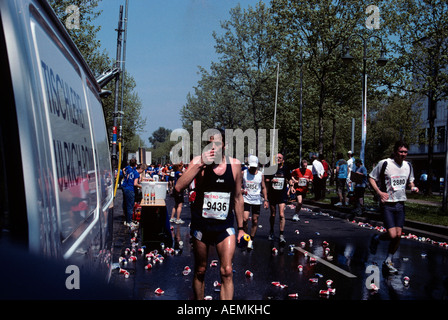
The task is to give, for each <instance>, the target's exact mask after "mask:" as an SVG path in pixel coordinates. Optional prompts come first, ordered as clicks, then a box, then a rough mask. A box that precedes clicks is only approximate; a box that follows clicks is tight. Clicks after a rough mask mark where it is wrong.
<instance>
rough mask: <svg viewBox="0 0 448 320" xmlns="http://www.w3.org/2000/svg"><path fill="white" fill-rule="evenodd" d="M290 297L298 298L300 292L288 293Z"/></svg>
mask: <svg viewBox="0 0 448 320" xmlns="http://www.w3.org/2000/svg"><path fill="white" fill-rule="evenodd" d="M288 297H289V298H290V299H297V298H298V297H299V294H298V293H290V294H288Z"/></svg>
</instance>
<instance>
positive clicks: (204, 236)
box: [190, 227, 235, 245]
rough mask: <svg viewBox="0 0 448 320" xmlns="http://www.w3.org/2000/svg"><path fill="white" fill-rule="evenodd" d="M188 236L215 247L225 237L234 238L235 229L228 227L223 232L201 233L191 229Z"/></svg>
mask: <svg viewBox="0 0 448 320" xmlns="http://www.w3.org/2000/svg"><path fill="white" fill-rule="evenodd" d="M190 235H191V236H193V237H195V238H196V239H197V240H199V241H201V242H203V243H205V244H207V245H217V244H218V243H220V242H221V241H223V240H224V239H226V238H227V237H229V236H232V235H233V236H235V229H234V228H231V227H229V228H227V229H225V230H223V231H208V232H202V231H200V230H193V229H191V231H190Z"/></svg>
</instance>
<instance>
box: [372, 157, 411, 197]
mask: <svg viewBox="0 0 448 320" xmlns="http://www.w3.org/2000/svg"><path fill="white" fill-rule="evenodd" d="M384 161H387V167H386V170H385V171H384V178H385V182H386V192H387V193H388V194H389V199H387V200H386V202H398V201H406V200H407V197H406V185H407V184H409V183H410V182H414V170H413V169H412V166H411V164H410V163H409V162H408V161H403V163H402V164H401V166H400V165H399V164H398V163H396V162H395V160H393V159H385V160H381V161H380V162H379V163H378V165H377V166H376V167H375V168H373V170H372V172H371V173H370V174H369V176H370V177H371V178H373V179H374V180H375V181H376V182H377V183H379V184H381V183H382V182H381V181H380V180H381V177H380V174H381V169H382V167H383V163H384Z"/></svg>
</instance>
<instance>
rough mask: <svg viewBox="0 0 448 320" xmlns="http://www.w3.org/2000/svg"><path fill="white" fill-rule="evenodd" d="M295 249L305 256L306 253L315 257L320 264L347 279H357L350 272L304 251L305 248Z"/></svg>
mask: <svg viewBox="0 0 448 320" xmlns="http://www.w3.org/2000/svg"><path fill="white" fill-rule="evenodd" d="M294 249H296V250H298V251H300V252H302V253H303V254H305V252H306V253H307V254H308V255H309V256H310V257H313V258H314V259H316V261H318V262H320V263H322V264H324V265H326V266H327V267H330V268H331V269H333V270H335V271H337V272H339V273H341V274H343V275H344V276H346V277H348V278H356V276H355V275H354V274H351V273H350V272H348V271H345V270H344V269H341V268H339V267H338V266H335V265H334V264H332V263H330V262H328V261H327V260H324V259H321V258H319V257H318V256H316V255H314V254H312V253H311V252H309V251H306V250H304V249H303V248H300V247H294Z"/></svg>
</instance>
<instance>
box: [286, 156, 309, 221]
mask: <svg viewBox="0 0 448 320" xmlns="http://www.w3.org/2000/svg"><path fill="white" fill-rule="evenodd" d="M307 167H308V161H306V160H305V159H303V160H302V166H301V167H300V168H297V169H295V170H293V171H292V173H291V180H292V182H293V187H292V188H291V192H292V193H295V194H296V195H297V205H296V210H295V214H294V216H293V218H292V220H294V221H300V218H299V213H300V210H301V209H302V204H303V199H304V198H305V197H306V193H307V192H308V184H309V183H310V182H311V181H313V173H312V172H311V170H310V169H307Z"/></svg>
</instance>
